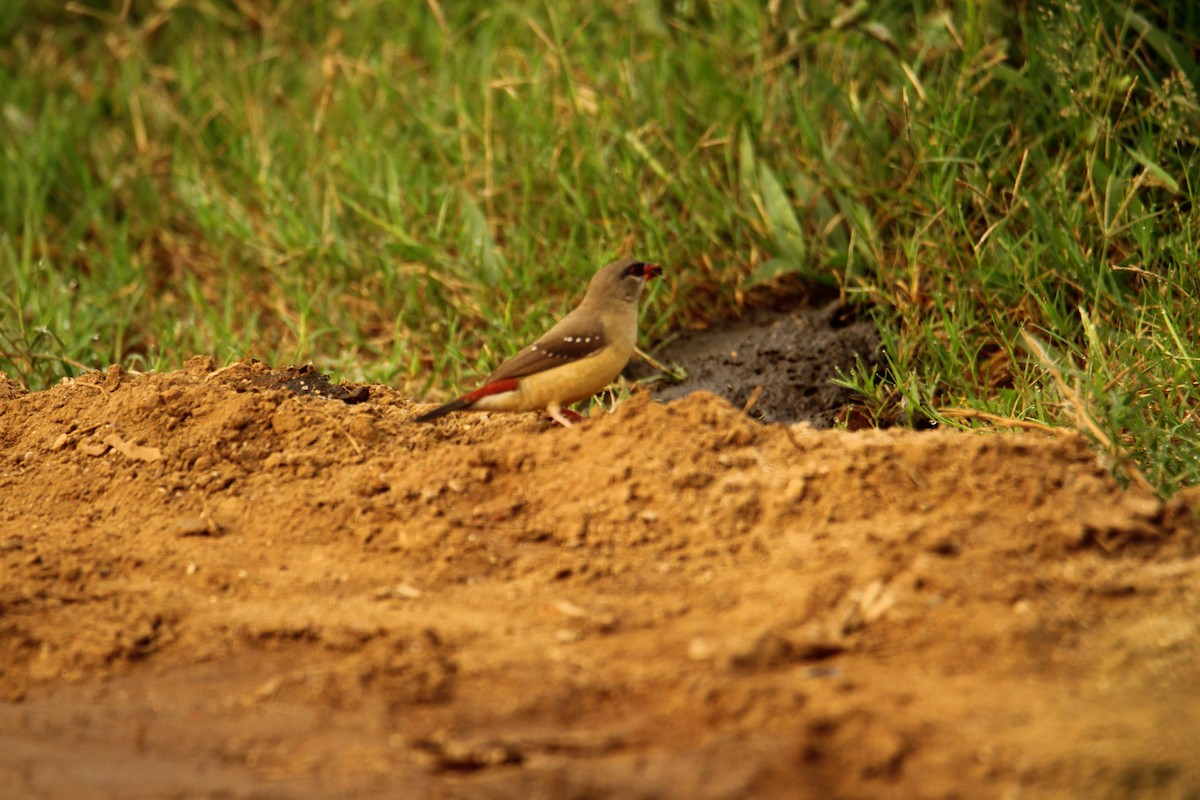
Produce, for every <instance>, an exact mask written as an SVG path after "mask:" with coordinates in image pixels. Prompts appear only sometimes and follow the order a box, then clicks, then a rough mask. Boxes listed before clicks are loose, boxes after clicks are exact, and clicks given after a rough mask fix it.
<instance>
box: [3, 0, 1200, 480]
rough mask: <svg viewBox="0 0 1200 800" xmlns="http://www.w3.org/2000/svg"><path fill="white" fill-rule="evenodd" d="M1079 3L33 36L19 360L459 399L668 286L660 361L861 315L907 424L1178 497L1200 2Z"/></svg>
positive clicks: (210, 4)
mask: <svg viewBox="0 0 1200 800" xmlns="http://www.w3.org/2000/svg"><path fill="white" fill-rule="evenodd" d="M1009 5H1016V6H1017V7H1016V9H1015V10H1013V9H1009V8H1008V6H1009ZM1050 5H1051V4H1046V8H1042V6H1041V5H1040V4H1036V3H1035V4H1001V3H978V2H970V1H969V0H963V1H962V2H950V0H946V2H924V3H922V2H918V3H915V4H914V3H911V2H881V3H866V2H858V3H852V4H848V5H840V6H833V5H831V4H828V3H816V2H812V3H801V2H782V3H772V4H768V3H761V2H757V0H732V1H731V2H721V3H717V2H708V1H706V0H691V1H690V2H682V3H675V2H663V1H661V0H653V1H652V0H625V2H612V3H605V4H596V5H595V6H594V7H593V6H591V5H588V4H577V3H565V2H554V0H545V1H544V2H519V1H518V0H509V2H500V3H478V4H475V3H466V2H463V3H446V2H437V1H436V0H430V1H429V2H427V3H395V2H390V1H389V0H375V2H371V0H363V1H362V2H349V0H343V2H332V1H331V2H320V1H319V0H296V1H295V2H292V3H280V4H251V3H234V2H227V1H226V2H223V1H222V0H179V1H178V2H172V3H168V2H164V1H163V0H132V2H128V3H121V2H103V3H102V2H99V1H98V0H87V2H80V3H75V4H68V5H64V4H62V3H59V2H49V0H26V2H19V1H18V2H16V3H10V4H7V5H5V7H4V8H3V9H2V10H0V304H2V305H0V367H2V368H3V369H4V370H5V371H6V372H8V373H9V374H11V375H14V376H16V377H18V378H20V379H21V380H23V381H25V382H26V383H28V384H29V385H30V386H31V387H32V388H38V387H42V386H46V385H48V384H50V383H52V382H54V381H55V380H57V379H58V378H59V377H62V376H64V375H71V374H77V372H78V371H79V370H80V369H81V368H83V367H102V366H105V365H107V364H109V363H114V362H115V363H121V364H124V365H126V366H128V367H132V368H138V369H146V368H153V369H170V368H177V367H179V366H180V365H181V364H182V362H183V361H184V359H186V358H187V357H188V356H189V355H191V354H192V353H195V352H202V353H210V354H213V355H215V356H217V357H218V358H221V359H232V358H236V357H240V356H242V355H255V356H258V357H260V358H263V359H266V360H268V361H271V362H275V363H282V362H291V361H305V360H311V361H313V362H315V363H316V365H317V366H318V367H319V368H321V369H323V370H326V371H330V372H333V373H335V374H336V375H338V376H341V377H345V378H350V379H355V380H373V381H383V382H387V383H392V384H394V385H398V386H401V387H403V388H405V389H407V390H408V391H410V392H412V393H414V394H425V393H427V392H428V393H438V392H445V391H447V390H449V389H450V388H451V387H454V386H457V385H461V384H464V383H466V382H468V381H470V380H471V379H472V378H473V377H475V376H477V375H478V374H479V373H481V372H486V370H487V369H488V367H489V366H491V365H494V364H495V363H496V361H497V360H498V359H499V358H501V357H502V356H503V355H506V354H508V353H510V352H511V351H512V350H513V349H514V347H515V346H516V345H517V344H518V343H520V342H523V341H524V340H525V339H527V338H528V337H529V336H531V335H533V334H536V333H538V332H540V331H541V330H542V329H543V328H544V327H545V326H546V325H547V324H548V322H549V321H550V320H552V319H553V318H554V317H555V316H556V315H558V314H559V313H561V312H562V310H563V309H564V308H565V307H567V306H568V305H570V304H571V303H572V302H573V301H574V300H575V299H577V298H578V296H579V293H580V289H581V287H582V283H583V281H584V280H585V279H586V277H587V276H588V275H590V273H591V272H592V270H593V269H594V268H595V266H597V265H598V264H600V263H602V262H604V261H605V260H608V259H610V258H612V257H616V256H619V255H625V254H637V255H641V256H643V257H646V258H653V259H655V260H659V261H661V262H663V263H664V264H666V265H667V266H668V268H669V269H670V278H669V280H668V281H666V282H664V283H663V284H662V285H661V286H660V287H659V288H658V290H657V291H656V293H655V294H654V295H653V296H652V297H651V298H650V302H649V303H648V304H647V308H646V313H645V323H644V325H643V330H644V332H645V336H646V341H647V342H654V341H660V340H662V339H663V338H665V337H667V336H668V335H669V334H670V332H671V331H672V330H676V329H679V328H682V327H685V326H688V325H693V324H696V323H702V322H706V321H712V320H717V319H720V318H728V317H732V316H736V315H737V314H738V313H739V312H740V311H741V310H742V309H743V308H745V307H746V305H748V304H749V305H752V304H754V303H758V302H766V301H769V298H770V297H771V296H772V295H773V293H778V292H779V291H780V290H781V288H785V289H791V290H794V289H795V288H796V287H798V286H815V285H824V286H827V287H832V288H836V289H838V290H840V291H841V292H842V293H843V295H844V296H845V297H847V299H849V300H851V301H853V302H857V303H860V304H862V305H863V307H864V308H869V309H870V313H872V314H874V315H875V317H876V319H877V320H878V323H879V325H880V328H881V330H882V331H883V333H884V337H885V341H886V343H887V350H886V355H885V369H884V371H883V372H881V373H870V372H867V371H865V370H859V371H858V372H856V373H854V374H850V375H846V376H844V379H845V381H846V382H847V383H849V384H851V385H853V386H855V387H857V388H858V389H859V390H860V391H861V392H862V394H863V396H864V401H863V402H864V404H865V405H866V406H867V409H868V410H869V411H870V412H871V413H873V414H875V415H877V416H878V417H879V418H881V419H889V418H892V417H895V416H896V415H898V414H918V413H919V414H921V415H926V416H929V417H932V418H933V419H936V420H940V421H942V422H943V423H944V424H954V425H969V426H1000V427H1004V426H1008V425H1014V426H1019V425H1026V426H1027V425H1031V424H1047V425H1052V426H1067V427H1073V428H1078V429H1080V430H1082V431H1084V432H1085V433H1086V434H1087V435H1089V436H1091V437H1092V438H1093V439H1094V440H1095V441H1096V442H1097V444H1098V446H1099V448H1100V449H1101V450H1102V452H1104V453H1105V454H1106V456H1107V457H1108V458H1109V459H1110V460H1111V463H1112V464H1113V466H1114V468H1115V469H1116V470H1117V471H1118V473H1119V474H1122V475H1132V476H1134V478H1135V479H1136V480H1141V479H1142V478H1143V477H1144V478H1145V479H1146V480H1148V481H1149V482H1150V483H1151V484H1153V485H1154V486H1155V487H1156V488H1157V489H1158V490H1160V491H1161V492H1163V493H1164V494H1170V493H1173V492H1174V491H1175V490H1177V489H1178V488H1179V487H1181V486H1185V485H1194V484H1196V483H1197V482H1200V420H1197V416H1196V414H1197V412H1196V410H1195V409H1196V408H1197V407H1198V406H1200V403H1198V402H1197V401H1198V400H1200V389H1198V387H1197V383H1196V381H1197V377H1196V376H1197V372H1198V359H1200V332H1198V323H1197V319H1198V318H1200V313H1198V312H1197V308H1200V277H1198V270H1200V267H1198V265H1197V252H1198V249H1200V212H1197V210H1196V205H1197V204H1196V199H1197V194H1198V193H1200V169H1198V167H1200V163H1198V155H1197V153H1198V152H1200V148H1198V144H1200V104H1198V102H1197V93H1196V86H1197V83H1198V82H1200V67H1198V66H1197V59H1198V58H1200V38H1198V34H1197V33H1196V32H1197V31H1200V10H1198V9H1196V8H1195V7H1194V4H1191V3H1182V2H1178V3H1173V4H1172V3H1167V2H1163V3H1161V4H1158V5H1156V4H1154V3H1138V4H1137V5H1136V6H1135V7H1134V8H1135V9H1136V10H1133V11H1131V10H1130V9H1129V6H1128V5H1127V4H1124V3H1115V2H1082V3H1078V4H1075V5H1073V6H1072V5H1069V4H1055V10H1050V9H1049V6H1050ZM272 6H278V8H279V9H280V10H278V11H274V12H268V11H259V10H256V9H258V8H260V7H261V8H265V9H269V8H271V7H272ZM1060 6H1061V8H1060Z"/></svg>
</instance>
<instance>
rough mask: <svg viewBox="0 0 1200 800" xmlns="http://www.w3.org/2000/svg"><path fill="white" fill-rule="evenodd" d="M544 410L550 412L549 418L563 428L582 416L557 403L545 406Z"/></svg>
mask: <svg viewBox="0 0 1200 800" xmlns="http://www.w3.org/2000/svg"><path fill="white" fill-rule="evenodd" d="M546 411H547V412H548V413H549V414H550V418H551V419H553V420H554V421H555V422H557V423H558V424H559V425H562V426H563V427H564V428H569V427H571V426H572V425H574V424H575V423H576V422H579V421H580V420H581V419H583V417H582V416H580V415H579V414H577V413H575V412H574V411H572V410H571V409H569V408H563V407H561V406H560V405H559V404H558V403H551V404H550V405H549V406H547V407H546Z"/></svg>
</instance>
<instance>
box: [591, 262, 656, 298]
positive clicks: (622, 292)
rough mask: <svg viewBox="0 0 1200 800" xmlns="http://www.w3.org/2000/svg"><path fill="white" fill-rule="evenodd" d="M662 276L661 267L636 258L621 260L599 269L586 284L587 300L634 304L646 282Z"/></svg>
mask: <svg viewBox="0 0 1200 800" xmlns="http://www.w3.org/2000/svg"><path fill="white" fill-rule="evenodd" d="M661 274H662V267H660V266H659V265H658V264H651V263H648V262H646V261H638V260H637V259H636V258H622V259H621V260H620V261H614V262H612V263H611V264H606V265H604V266H603V267H601V268H600V271H599V272H597V273H596V274H595V275H594V276H593V277H592V281H591V283H589V284H588V290H587V296H588V298H592V297H595V298H596V299H597V300H607V299H610V298H616V299H618V300H621V301H624V302H627V303H636V302H637V300H638V297H639V296H640V295H641V293H642V287H643V286H644V285H645V284H646V281H648V280H650V279H651V278H654V277H656V276H658V275H661Z"/></svg>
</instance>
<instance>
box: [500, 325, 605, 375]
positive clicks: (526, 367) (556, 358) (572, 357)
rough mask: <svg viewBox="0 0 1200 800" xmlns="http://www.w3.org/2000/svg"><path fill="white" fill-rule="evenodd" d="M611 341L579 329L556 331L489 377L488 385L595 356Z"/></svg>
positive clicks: (530, 346)
mask: <svg viewBox="0 0 1200 800" xmlns="http://www.w3.org/2000/svg"><path fill="white" fill-rule="evenodd" d="M606 344H608V340H607V339H606V338H605V336H604V334H603V333H601V332H599V331H591V332H588V331H584V332H582V333H581V332H579V331H578V330H575V331H571V332H565V333H564V332H559V330H558V329H557V328H555V329H552V330H551V331H550V332H549V333H547V334H546V335H545V336H543V337H542V338H541V339H538V340H537V341H536V342H534V343H533V344H531V345H529V346H528V347H526V348H525V349H524V350H522V351H521V352H519V353H517V354H516V355H515V356H513V357H512V358H510V359H509V360H508V361H505V362H504V363H503V364H501V365H500V366H499V367H497V368H496V371H495V372H493V373H492V374H491V375H489V376H488V379H487V383H494V382H496V381H503V380H508V379H510V378H523V377H525V376H526V375H532V374H534V373H535V372H542V371H543V370H547V369H553V368H554V367H559V366H562V365H563V364H568V363H570V362H572V361H578V360H579V359H581V358H588V357H589V356H594V355H596V354H597V353H599V352H600V351H601V350H603V349H604V347H605V345H606Z"/></svg>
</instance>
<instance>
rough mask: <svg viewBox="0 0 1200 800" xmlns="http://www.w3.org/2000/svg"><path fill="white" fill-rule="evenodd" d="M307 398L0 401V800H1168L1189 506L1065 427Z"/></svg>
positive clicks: (104, 391) (1192, 574) (187, 383)
mask: <svg viewBox="0 0 1200 800" xmlns="http://www.w3.org/2000/svg"><path fill="white" fill-rule="evenodd" d="M319 383H320V382H319V381H318V380H317V376H314V375H312V374H311V373H309V372H307V371H305V370H297V369H290V370H279V371H272V370H270V369H268V368H267V367H266V366H263V365H261V364H255V363H248V364H239V365H235V366H233V367H231V368H226V369H224V370H219V371H218V370H213V368H212V364H211V361H209V360H207V359H201V358H197V359H193V360H192V361H191V362H189V364H188V367H187V369H186V370H185V371H182V372H177V373H168V374H157V375H130V374H125V373H122V372H121V371H120V370H116V369H114V370H110V371H109V372H108V373H107V374H97V375H94V376H88V377H84V378H79V379H76V380H73V381H68V382H65V383H63V384H60V385H59V386H57V387H55V388H54V389H52V390H50V391H45V392H38V393H33V394H22V393H21V392H19V391H18V390H16V389H15V388H14V387H12V386H11V384H6V385H0V398H4V399H0V444H2V449H0V498H2V505H0V667H2V675H0V696H2V698H3V700H2V701H0V786H3V787H8V788H6V789H5V790H4V792H3V793H4V796H5V797H21V798H26V797H29V798H100V797H105V798H106V797H113V798H116V797H120V798H134V797H222V798H293V797H294V798H301V797H305V798H307V797H346V798H349V797H357V798H365V797H431V798H460V797H461V798H502V797H504V798H507V797H522V798H540V797H544V798H607V797H612V798H657V797H661V798H744V797H762V798H777V797H778V798H784V797H787V798H824V797H845V798H879V797H905V798H951V797H958V798H1051V797H1089V798H1195V797H1197V796H1200V688H1198V687H1200V588H1198V587H1200V557H1198V556H1200V526H1198V525H1197V523H1196V520H1195V518H1194V517H1193V516H1192V514H1191V512H1190V511H1189V510H1188V508H1187V503H1188V502H1189V500H1187V499H1176V500H1173V501H1171V502H1168V503H1165V504H1164V503H1161V502H1160V501H1158V500H1156V499H1155V498H1154V497H1152V496H1148V495H1146V494H1143V493H1140V492H1138V491H1128V492H1125V491H1121V490H1120V489H1119V488H1118V487H1117V485H1116V484H1115V483H1114V482H1113V480H1112V479H1111V478H1110V477H1109V476H1108V474H1107V472H1106V471H1105V470H1104V469H1103V467H1102V465H1100V464H1098V463H1097V461H1096V458H1095V456H1094V455H1093V453H1092V452H1091V451H1090V450H1089V449H1088V448H1087V447H1086V446H1085V444H1084V443H1083V442H1082V441H1080V440H1078V439H1076V438H1072V437H1050V436H1044V435H1037V434H1024V435H967V434H959V433H953V432H933V433H920V434H917V433H910V432H901V431H886V432H881V431H862V432H857V433H844V432H837V431H818V430H814V429H812V428H809V427H804V426H797V427H791V428H789V427H785V426H783V425H763V424H759V423H757V422H754V421H751V420H748V419H747V418H746V417H744V416H743V415H742V414H740V413H739V411H737V410H735V409H734V408H733V407H731V406H729V405H727V404H726V403H725V402H724V401H722V400H719V399H717V398H715V397H713V396H712V395H708V394H703V393H699V394H693V395H690V396H688V397H685V398H683V399H680V400H676V401H673V402H671V403H669V404H661V403H653V402H651V401H650V400H649V399H648V398H647V397H646V396H638V397H635V398H634V399H633V400H631V401H628V402H626V403H625V404H623V405H622V406H621V407H620V408H619V409H618V410H617V412H616V413H615V414H612V415H611V416H610V415H601V416H599V417H598V418H594V419H591V420H588V421H586V422H584V423H583V424H581V425H578V426H576V427H574V428H572V429H560V428H557V427H554V426H552V425H551V424H549V423H547V422H545V421H543V420H540V419H538V418H537V417H536V416H534V415H529V416H524V417H499V416H497V417H484V416H461V417H457V418H450V419H447V420H444V421H442V422H440V423H438V424H435V425H427V426H421V425H412V424H410V423H409V419H410V418H411V417H412V416H413V415H414V413H415V409H416V407H415V406H414V405H413V404H412V403H411V402H410V401H409V400H408V399H406V398H404V397H402V396H400V395H399V394H397V393H396V392H394V391H392V390H390V389H388V388H385V387H379V386H372V387H369V390H368V389H363V388H361V387H359V388H355V387H350V389H348V390H343V391H341V392H340V394H339V395H338V396H339V398H340V399H327V398H325V397H322V396H319V395H318V394H311V393H308V390H310V389H312V388H313V387H314V386H317V387H318V388H319ZM1195 500H1196V498H1195V496H1192V498H1191V501H1190V502H1195Z"/></svg>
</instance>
